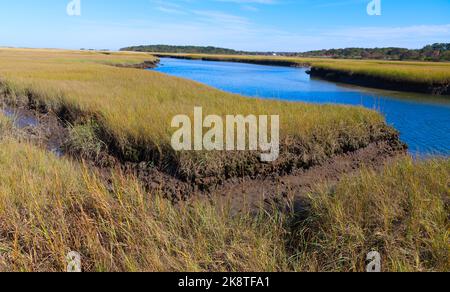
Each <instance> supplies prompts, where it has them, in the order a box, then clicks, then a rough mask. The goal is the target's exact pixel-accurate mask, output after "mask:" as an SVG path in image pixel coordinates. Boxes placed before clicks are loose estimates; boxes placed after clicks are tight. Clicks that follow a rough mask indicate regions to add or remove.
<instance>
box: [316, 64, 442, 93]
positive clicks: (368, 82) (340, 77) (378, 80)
mask: <svg viewBox="0 0 450 292" xmlns="http://www.w3.org/2000/svg"><path fill="white" fill-rule="evenodd" d="M309 74H310V75H311V76H312V77H316V78H321V79H325V80H328V81H333V82H340V83H346V84H351V85H357V86H363V87H370V88H377V89H386V90H394V91H403V92H418V93H426V94H433V95H450V83H420V82H412V81H411V82H406V81H396V80H391V79H388V78H383V77H377V76H369V75H365V74H358V73H353V72H345V71H339V70H332V69H323V68H315V67H312V68H311V70H310V71H309Z"/></svg>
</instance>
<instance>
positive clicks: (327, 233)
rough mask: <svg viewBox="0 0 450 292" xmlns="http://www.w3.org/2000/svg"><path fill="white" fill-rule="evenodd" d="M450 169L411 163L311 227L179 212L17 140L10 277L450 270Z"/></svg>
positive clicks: (330, 199) (227, 212)
mask: <svg viewBox="0 0 450 292" xmlns="http://www.w3.org/2000/svg"><path fill="white" fill-rule="evenodd" d="M449 178H450V163H449V161H448V160H433V161H428V162H413V161H412V160H411V159H409V158H408V159H406V158H405V159H402V160H399V161H397V162H395V163H394V164H393V165H391V166H389V167H386V169H385V170H384V171H383V172H382V173H380V174H378V173H375V172H373V171H371V170H364V171H362V172H361V174H359V175H357V176H354V177H348V178H345V179H344V180H343V181H342V182H341V183H340V184H339V185H338V186H337V187H335V188H330V187H329V186H326V185H323V186H320V187H318V188H317V190H316V191H315V192H314V193H312V194H311V203H310V204H311V207H310V208H309V212H307V216H303V217H302V220H301V221H299V220H298V218H297V217H295V216H293V214H290V213H287V214H284V213H280V212H279V211H277V210H278V209H276V208H274V209H273V210H267V209H266V210H264V211H263V210H261V211H260V212H259V213H256V214H255V213H254V212H250V211H248V210H247V209H245V208H243V210H242V212H240V213H235V212H232V211H231V210H232V209H231V207H230V206H231V205H228V204H221V205H220V207H218V206H215V205H214V204H213V203H211V201H209V200H201V199H197V200H193V201H191V202H190V203H180V204H177V205H173V204H172V203H171V202H170V201H168V200H165V199H162V194H157V193H147V192H145V191H144V190H143V189H142V187H141V185H140V183H139V182H138V181H137V180H136V179H134V178H133V177H129V176H128V177H124V176H123V175H122V174H121V173H120V172H116V171H113V172H112V176H111V180H110V181H108V182H105V181H104V180H103V179H101V176H99V175H98V174H96V173H95V172H94V171H92V170H89V169H88V168H86V167H85V166H84V165H83V164H78V163H76V162H73V161H70V160H67V159H65V158H57V157H56V156H55V155H53V154H51V153H49V152H47V151H44V150H41V149H38V148H36V147H35V146H32V145H30V144H27V143H18V142H17V141H15V140H14V139H12V138H10V137H9V136H8V135H3V136H2V138H1V140H0V271H65V270H66V266H67V262H66V258H65V257H66V255H67V254H68V253H69V252H70V251H77V252H79V253H80V254H81V255H82V268H83V271H100V272H102V271H183V272H185V271H238V272H243V271H364V258H365V256H366V254H367V253H368V252H369V251H371V250H377V251H379V252H380V253H381V255H382V256H383V261H382V263H383V270H385V271H448V270H449V268H450V267H449V261H448V260H449V258H448V256H449V254H448V249H449V244H448V242H449V227H450V226H449V218H448V214H449V205H448V204H449V201H448V199H449V192H450V190H449V188H448V186H449Z"/></svg>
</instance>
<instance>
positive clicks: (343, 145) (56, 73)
mask: <svg viewBox="0 0 450 292" xmlns="http://www.w3.org/2000/svg"><path fill="white" fill-rule="evenodd" d="M146 60H154V59H153V57H152V56H150V55H148V54H145V53H105V52H81V51H58V50H25V49H23V50H18V49H0V80H1V82H2V87H3V92H4V95H7V98H8V99H9V100H14V99H15V98H16V99H19V100H20V99H30V98H31V99H33V100H34V101H37V102H38V103H41V104H44V105H45V107H47V108H49V109H51V110H53V111H55V112H60V111H61V110H62V109H66V110H69V111H71V112H72V113H74V115H75V116H84V118H86V116H87V117H90V118H94V119H95V120H97V122H98V124H99V125H100V126H101V128H102V129H103V132H104V133H107V136H108V137H111V139H112V140H114V143H115V145H116V146H117V147H118V148H120V151H121V152H122V153H125V154H127V155H129V156H132V157H133V158H135V157H137V159H138V160H139V159H145V157H144V158H142V157H143V156H142V155H140V154H141V153H149V152H151V153H153V152H157V153H159V154H158V156H159V157H164V156H175V155H178V154H174V153H172V152H173V151H172V150H171V147H170V137H171V134H172V133H173V131H174V129H172V128H171V127H170V124H171V123H170V122H171V119H172V118H173V117H174V116H175V115H178V114H187V115H189V116H192V115H193V109H194V106H201V107H203V111H204V114H205V115H209V114H215V115H219V116H225V115H228V114H231V115H237V114H243V115H247V114H254V115H260V114H263V115H273V114H276V115H280V120H281V136H282V138H283V139H287V137H291V138H292V137H293V138H294V139H296V140H297V141H301V143H302V144H303V145H305V147H304V148H305V152H308V151H312V149H313V148H314V151H315V153H319V154H318V156H320V157H319V159H323V158H326V157H329V156H331V155H333V154H335V153H341V152H342V151H344V149H358V148H361V147H364V146H367V145H368V144H369V143H371V142H373V141H377V140H380V139H383V138H382V137H383V135H384V133H386V132H389V131H390V130H388V127H387V126H386V124H385V121H384V118H383V117H382V116H381V115H380V114H378V113H376V112H375V111H371V110H368V109H364V108H362V107H350V106H335V105H312V104H305V103H288V102H281V101H274V100H263V99H254V98H253V99H252V98H247V97H244V96H240V95H235V94H229V93H226V92H223V91H220V90H217V89H214V88H211V87H208V86H206V85H202V84H199V83H196V82H193V81H188V80H184V79H181V78H175V77H170V76H167V75H164V74H161V73H158V72H153V71H148V70H137V69H132V68H118V67H115V66H110V65H111V64H124V63H126V64H133V63H140V62H143V61H146ZM107 142H109V141H107ZM130 153H131V154H130ZM305 155H312V154H311V153H306V154H305ZM202 159H203V160H204V159H205V158H201V159H200V160H202Z"/></svg>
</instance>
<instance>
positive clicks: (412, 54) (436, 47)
mask: <svg viewBox="0 0 450 292" xmlns="http://www.w3.org/2000/svg"><path fill="white" fill-rule="evenodd" d="M121 51H137V52H151V53H179V54H217V55H279V56H291V57H320V58H336V59H374V60H397V61H406V60H408V61H435V62H439V61H450V43H441V44H433V45H429V46H426V47H424V48H422V49H418V50H410V49H404V48H374V49H367V48H346V49H331V50H317V51H309V52H305V53H293V52H246V51H236V50H232V49H225V48H218V47H201V46H168V45H148V46H134V47H127V48H123V49H121Z"/></svg>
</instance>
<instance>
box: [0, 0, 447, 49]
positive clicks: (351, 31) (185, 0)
mask: <svg viewBox="0 0 450 292" xmlns="http://www.w3.org/2000/svg"><path fill="white" fill-rule="evenodd" d="M80 1H81V15H80V16H69V15H68V14H67V12H66V6H67V5H68V4H69V2H71V0H37V1H36V0H0V46H15V47H41V48H70V49H79V48H94V49H113V50H115V49H118V48H121V47H124V46H128V45H138V44H173V45H186V44H190V45H213V46H220V47H227V48H234V49H241V50H259V51H269V50H274V51H307V50H312V49H322V48H338V47H350V46H359V47H383V46H400V47H408V48H418V47H422V46H424V45H426V44H429V43H434V42H450V0H428V1H425V0H381V3H382V15H381V16H369V15H368V14H367V12H366V7H367V5H368V3H369V2H371V0H296V1H294V0H167V1H162V0H128V1H123V0H80Z"/></svg>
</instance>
